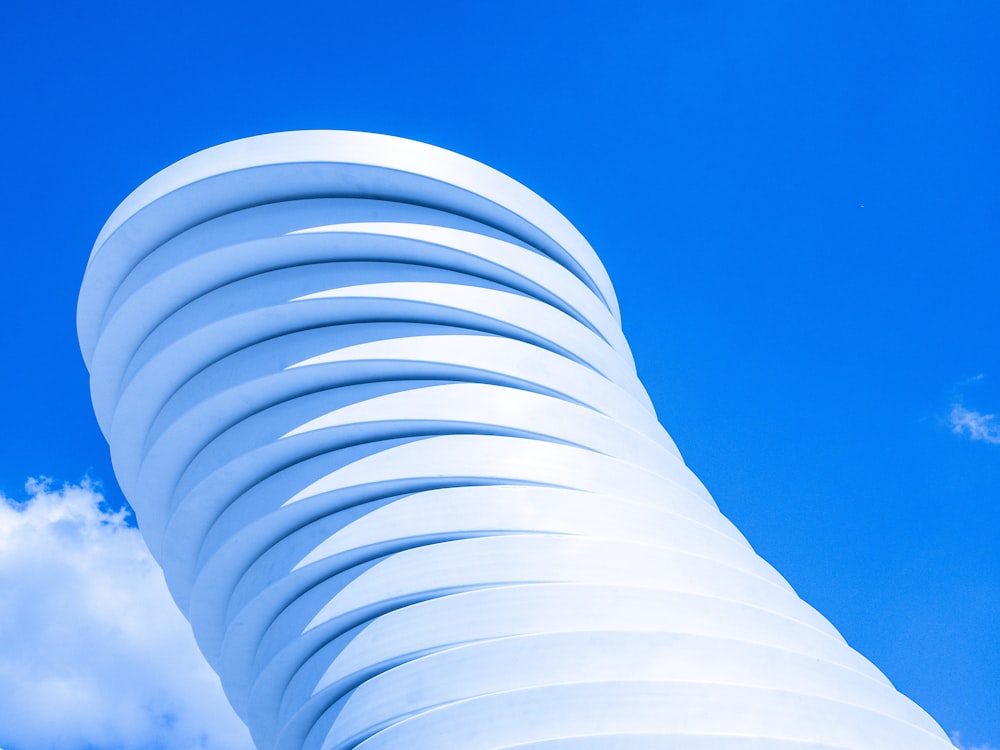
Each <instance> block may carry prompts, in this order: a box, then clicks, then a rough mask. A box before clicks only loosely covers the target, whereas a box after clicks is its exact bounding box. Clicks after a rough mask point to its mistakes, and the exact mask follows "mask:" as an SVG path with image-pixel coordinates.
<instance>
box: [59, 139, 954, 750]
mask: <svg viewBox="0 0 1000 750" xmlns="http://www.w3.org/2000/svg"><path fill="white" fill-rule="evenodd" d="M637 262H641V259H637ZM78 328H79V335H80V343H81V347H82V350H83V353H84V357H85V358H86V361H87V365H88V367H89V369H90V372H91V384H92V385H91V388H92V397H93V402H94V409H95V412H96V414H97V417H98V420H99V422H100V424H101V428H102V430H103V431H104V434H105V436H106V437H107V438H108V442H109V443H110V446H111V452H112V457H113V461H114V465H115V471H116V474H117V477H118V481H119V483H120V484H121V487H122V489H123V490H124V492H125V495H126V497H128V499H129V501H130V503H131V504H132V505H133V507H134V509H135V512H136V517H137V520H138V523H139V526H140V529H141V530H142V533H143V536H144V537H145V539H146V541H147V543H148V544H149V547H150V549H151V550H152V552H153V554H154V556H155V557H156V559H157V560H158V561H159V562H160V564H161V565H162V566H163V569H164V572H165V575H166V579H167V582H168V585H169V586H170V589H171V592H172V593H173V596H174V598H175V599H176V601H177V603H178V605H179V606H180V608H181V609H182V610H183V611H184V613H185V614H186V616H187V617H188V618H189V620H190V621H191V624H192V626H193V628H194V632H195V635H196V637H197V639H198V643H199V645H200V647H201V649H202V651H203V652H204V654H205V656H206V657H207V658H208V660H209V662H210V663H211V664H212V665H213V667H214V668H215V669H216V671H218V673H219V674H220V676H221V678H222V682H223V686H224V688H225V690H226V693H227V695H228V696H229V699H230V700H231V702H232V703H233V705H234V706H235V708H236V710H237V712H238V713H239V714H240V715H241V716H242V717H243V718H244V720H245V721H246V722H247V724H248V725H249V726H250V729H251V732H252V733H253V736H254V739H255V741H256V742H257V744H258V746H259V747H260V748H262V750H263V749H264V748H267V749H270V748H281V749H282V750H299V749H300V748H308V749H309V750H320V749H322V750H347V748H355V747H357V748H359V749H363V750H390V749H394V748H407V750H417V749H424V748H427V749H430V748H434V749H435V750H437V749H439V748H449V749H451V748H455V749H457V750H466V749H468V750H487V749H488V750H500V748H532V749H533V750H570V749H572V750H594V749H597V748H600V749H601V750H612V749H614V750H639V749H642V750H647V749H648V750H652V749H654V748H655V749H656V750H662V749H667V750H670V749H673V748H684V749H685V750H688V749H691V750H805V748H810V749H812V750H848V749H849V750H860V749H862V748H867V749H870V750H933V749H938V750H940V749H943V748H949V747H951V743H950V742H949V741H948V739H947V738H946V737H945V735H944V733H943V732H942V731H941V729H940V728H939V727H938V726H937V724H936V723H935V722H934V721H933V720H932V719H931V718H930V717H929V716H928V715H927V714H926V713H925V712H924V711H922V710H921V709H920V708H919V707H918V706H916V705H915V704H914V703H913V702H911V701H910V700H909V699H907V698H906V697H905V696H903V695H901V694H900V693H898V692H897V691H896V690H895V689H894V688H893V687H892V685H891V684H889V682H888V681H887V680H886V678H885V677H884V676H883V675H882V674H881V673H880V672H879V671H878V670H877V669H876V668H875V667H874V666H872V664H871V663H869V662H868V661H867V660H866V659H864V658H863V657H862V656H860V655H859V654H858V653H857V652H855V651H854V650H853V649H851V648H850V647H849V646H848V645H847V644H846V643H845V642H844V640H843V639H842V638H841V636H840V635H839V633H837V631H836V630H835V629H834V628H833V627H832V626H831V625H830V624H829V623H828V622H827V621H826V620H825V619H824V618H823V617H822V616H821V615H820V614H818V613H817V612H816V611H815V610H813V609H812V608H811V607H810V606H809V605H808V604H806V603H805V602H803V601H802V600H801V599H799V598H798V596H797V595H796V594H795V592H794V591H792V590H791V588H790V587H789V586H788V584H787V583H786V582H785V581H784V580H783V579H782V577H781V576H780V575H779V574H778V573H777V572H775V571H774V569H773V568H771V567H770V566H769V565H768V564H767V563H766V562H765V561H764V560H762V559H761V558H760V557H759V556H757V554H756V553H755V552H754V551H753V550H752V549H751V547H750V546H749V545H748V544H747V542H746V541H745V540H744V538H743V537H742V536H741V534H740V533H739V531H737V530H736V528H734V527H733V525H732V524H731V523H730V522H729V521H728V520H727V519H726V518H725V517H724V516H723V515H722V514H721V513H720V512H719V511H718V509H717V508H716V506H715V503H714V501H713V500H712V498H711V496H710V495H709V494H708V492H707V491H706V490H705V489H704V487H703V486H702V485H701V483H700V482H699V481H698V479H697V478H696V477H695V476H694V475H693V474H692V473H691V471H690V470H689V469H688V468H687V467H686V466H685V464H684V462H683V460H682V459H681V456H680V454H679V453H678V451H677V448H676V447H675V445H674V443H673V441H672V440H671V439H670V437H669V435H668V434H667V433H666V431H664V429H663V428H662V427H661V426H660V424H659V423H658V421H657V419H656V416H655V413H654V411H653V406H652V404H651V403H650V401H649V398H648V396H647V395H646V392H645V390H644V388H643V386H642V384H641V383H640V382H639V380H638V378H637V377H636V374H635V367H634V364H633V361H632V358H631V354H630V352H629V349H628V345H627V343H626V341H625V339H624V336H623V334H622V331H621V325H620V318H619V312H618V306H617V302H616V300H615V295H614V291H613V289H612V287H611V283H610V281H609V279H608V276H607V273H606V272H605V270H604V268H603V266H602V265H601V263H600V261H599V260H598V258H597V255H596V254H595V253H594V251H593V249H592V248H591V247H590V246H589V244H588V243H587V242H586V240H585V239H584V238H583V237H582V236H581V235H580V233H579V232H578V231H577V230H576V229H575V228H574V227H573V226H572V225H571V224H570V223H569V222H568V221H567V220H566V219H565V218H564V217H563V216H562V215H561V214H559V213H558V212H557V211H556V210H555V209H554V208H552V207H551V206H550V205H549V204H548V203H546V202H545V201H544V200H542V199H541V198H539V197H538V196H537V195H535V194H534V193H532V192H531V191H530V190H528V189H527V188H525V187H523V186H522V185H520V184H518V183H517V182H515V181H513V180H511V179H510V178H508V177H506V176H504V175H502V174H500V173H499V172H496V171H495V170H493V169H490V168H489V167H486V166H484V165H482V164H479V163H478V162H475V161H472V160H470V159H467V158H465V157H462V156H459V155H457V154H454V153H452V152H449V151H445V150H442V149H439V148H435V147H433V146H428V145H425V144H421V143H416V142H413V141H407V140H403V139H399V138H392V137H388V136H382V135H372V134H367V133H351V132H336V131H305V132H297V133H279V134H274V135H266V136H259V137H256V138H249V139H244V140H240V141H235V142H232V143H227V144H224V145H222V146H218V147H216V148H213V149H209V150H207V151H203V152H200V153H198V154H195V155H194V156H191V157H189V158H187V159H184V160H182V161H180V162H178V163H176V164H174V165H173V166H171V167H168V168H167V169H166V170H164V171H162V172H160V173H159V174H157V175H155V176H154V177H152V178H151V179H150V180H148V181H147V182H145V183H144V184H143V185H142V186H140V187H139V188H138V189H137V190H136V191H135V192H133V193H132V194H131V195H130V196H129V197H128V198H126V200H125V201H124V202H123V203H122V204H121V206H119V207H118V209H117V210H116V211H115V212H114V213H113V214H112V216H111V218H110V219H109V220H108V222H107V224H106V225H105V227H104V229H103V230H102V232H101V234H100V236H99V237H98V240H97V243H96V245H95V247H94V251H93V254H92V256H91V259H90V262H89V265H88V268H87V273H86V277H85V279H84V283H83V288H82V291H81V294H80V303H79V314H78Z"/></svg>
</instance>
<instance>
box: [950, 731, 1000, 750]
mask: <svg viewBox="0 0 1000 750" xmlns="http://www.w3.org/2000/svg"><path fill="white" fill-rule="evenodd" d="M950 737H951V742H952V744H953V745H954V746H955V747H957V748H958V750H1000V748H998V747H996V746H995V745H991V744H989V743H984V744H982V745H965V744H963V743H962V735H961V733H960V732H951V733H950Z"/></svg>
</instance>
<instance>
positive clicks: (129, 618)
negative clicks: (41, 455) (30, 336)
mask: <svg viewBox="0 0 1000 750" xmlns="http://www.w3.org/2000/svg"><path fill="white" fill-rule="evenodd" d="M27 490H28V493H29V494H30V498H29V499H28V500H27V501H26V502H24V503H17V502H15V501H13V500H10V499H9V498H6V497H4V496H3V495H0V591H2V592H3V602H2V606H0V696H2V700H0V747H2V748H6V749H7V750H43V749H44V750H80V749H82V748H95V747H96V748H106V749H108V750H110V749H112V748H115V749H117V748H129V749H130V750H175V749H176V750H182V749H183V750H192V748H204V749H205V750H248V749H249V748H252V747H253V744H252V742H251V740H250V736H249V733H248V732H247V730H246V728H245V727H244V726H243V724H242V723H241V722H240V721H239V719H237V718H236V716H235V714H234V713H233V710H232V708H231V707H230V706H229V704H228V702H227V701H226V699H225V697H224V696H223V694H222V688H221V687H220V685H219V682H218V678H217V677H216V676H215V674H214V673H213V672H212V671H211V670H210V669H209V667H208V666H207V665H206V664H205V661H204V659H203V658H202V656H201V654H200V653H199V652H198V649H197V646H195V643H194V638H193V637H192V635H191V629H190V627H189V626H188V624H187V622H186V621H185V620H184V618H183V617H182V616H181V614H180V613H179V612H178V611H177V608H176V606H175V605H174V603H173V600H172V599H171V598H170V595H169V594H168V593H167V588H166V584H165V583H164V581H163V575H162V573H161V572H160V569H159V568H158V567H157V565H156V564H155V562H154V561H153V559H152V558H151V557H150V554H149V551H148V550H147V549H146V546H145V544H144V543H143V541H142V537H141V536H140V535H139V532H138V531H137V530H136V529H134V528H130V527H128V525H127V524H126V523H125V516H124V513H123V512H119V513H110V512H108V511H106V510H104V509H102V507H101V502H102V498H101V496H100V494H99V493H98V492H97V491H96V490H95V489H94V488H93V487H91V486H90V485H89V484H88V483H86V482H85V483H83V484H82V485H81V486H65V487H62V488H61V489H53V488H52V487H50V486H49V484H48V483H46V482H35V481H31V482H29V483H28V485H27Z"/></svg>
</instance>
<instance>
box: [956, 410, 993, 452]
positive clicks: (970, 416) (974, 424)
mask: <svg viewBox="0 0 1000 750" xmlns="http://www.w3.org/2000/svg"><path fill="white" fill-rule="evenodd" d="M948 421H949V423H950V424H951V431H952V432H954V433H955V434H956V435H965V436H966V437H968V438H969V439H970V440H981V441H983V442H984V443H994V444H1000V423H998V422H997V419H996V415H994V414H981V413H980V412H978V411H975V410H973V409H966V408H965V407H964V406H962V404H961V403H955V404H952V407H951V413H950V414H949V415H948Z"/></svg>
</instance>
